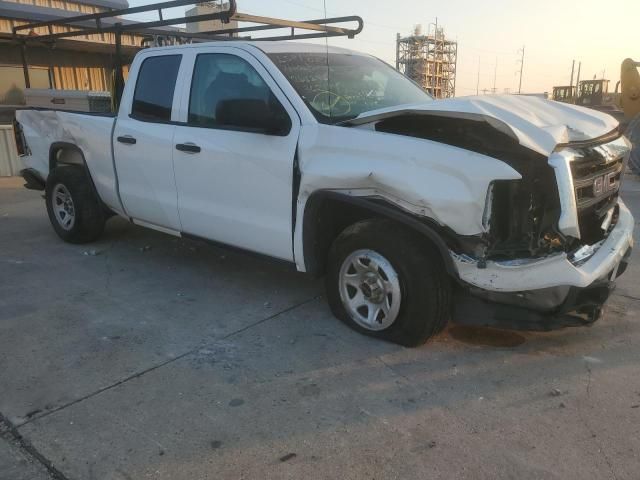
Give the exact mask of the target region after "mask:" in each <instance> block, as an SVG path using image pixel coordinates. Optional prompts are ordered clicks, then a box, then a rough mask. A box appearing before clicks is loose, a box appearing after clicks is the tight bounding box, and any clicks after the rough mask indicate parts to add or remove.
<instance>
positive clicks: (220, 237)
mask: <svg viewBox="0 0 640 480" xmlns="http://www.w3.org/2000/svg"><path fill="white" fill-rule="evenodd" d="M190 53H191V52H190ZM185 61H187V60H186V57H185ZM190 61H191V62H192V64H193V75H192V79H191V80H190V81H189V82H185V85H184V90H183V93H182V99H183V100H182V108H181V110H182V112H183V115H184V118H183V119H181V120H182V121H183V122H185V124H184V125H182V122H181V124H180V125H177V126H176V131H175V134H174V144H175V148H176V150H175V151H174V170H175V178H176V186H177V190H178V210H179V213H180V219H181V222H182V229H183V231H184V232H185V233H189V234H193V235H196V236H199V237H203V238H206V239H210V240H215V241H218V242H222V243H226V244H230V245H233V246H236V247H240V248H244V249H247V250H251V251H254V252H258V253H263V254H266V255H270V256H273V257H277V258H281V259H286V260H293V251H292V201H293V200H292V184H293V161H294V156H295V151H296V145H297V141H298V133H299V129H300V126H299V125H300V122H299V119H298V116H297V114H296V113H295V110H294V109H293V107H292V106H291V105H290V103H289V102H288V101H287V99H286V97H285V96H284V95H283V94H282V92H281V91H280V89H279V88H278V87H277V85H276V84H275V82H274V81H273V79H272V78H271V77H270V76H269V74H268V73H267V72H266V70H265V69H264V67H262V65H261V64H260V63H259V62H258V61H256V59H255V58H254V57H253V56H252V55H250V54H248V53H247V52H245V51H243V50H240V49H238V48H233V47H204V48H202V49H198V50H195V51H192V57H191V58H190ZM257 107H259V108H257ZM274 111H277V112H278V114H281V118H286V121H287V122H288V128H287V129H285V130H284V131H282V130H281V131H278V132H267V131H265V130H262V131H256V130H255V129H252V128H248V127H247V121H246V120H247V119H246V118H245V119H244V120H242V117H243V115H245V114H247V116H253V118H254V119H255V118H256V117H257V116H259V115H258V113H255V112H259V113H260V114H261V115H262V114H264V115H266V116H268V115H269V114H270V113H273V112H274ZM250 112H251V113H250ZM234 118H235V119H237V120H234ZM250 122H251V119H249V123H250Z"/></svg>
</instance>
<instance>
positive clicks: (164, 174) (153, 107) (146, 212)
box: [113, 54, 182, 231]
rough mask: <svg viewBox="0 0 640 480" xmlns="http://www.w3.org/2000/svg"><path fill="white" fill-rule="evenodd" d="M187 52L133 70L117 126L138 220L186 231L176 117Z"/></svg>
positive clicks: (130, 211) (122, 180)
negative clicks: (180, 204)
mask: <svg viewBox="0 0 640 480" xmlns="http://www.w3.org/2000/svg"><path fill="white" fill-rule="evenodd" d="M181 62H182V55H181V54H166V55H155V56H147V57H146V58H144V59H143V60H142V61H141V63H140V64H139V70H138V71H137V75H136V70H135V68H134V69H133V70H132V76H131V77H130V78H135V79H136V82H135V85H129V84H127V89H126V90H125V93H124V95H123V99H122V105H123V106H124V105H128V106H129V108H121V109H120V112H119V113H118V118H117V121H116V125H115V129H114V132H113V153H114V158H115V163H116V169H117V173H118V183H119V192H120V197H121V199H122V203H123V205H124V208H125V210H126V213H127V215H129V216H130V217H132V218H133V219H134V220H137V221H138V222H137V223H143V224H145V223H146V224H150V225H148V226H153V227H161V228H164V229H170V230H174V231H180V220H179V216H178V200H177V193H176V184H175V178H174V173H173V163H172V162H173V158H172V156H173V135H174V133H175V126H174V125H173V124H172V123H171V121H172V117H173V116H174V115H176V113H175V112H176V111H177V108H174V104H175V105H177V104H178V103H179V99H178V98H177V96H176V95H175V90H176V84H177V79H178V74H179V71H180V64H181Z"/></svg>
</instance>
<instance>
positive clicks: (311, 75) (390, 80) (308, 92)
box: [269, 52, 433, 123]
mask: <svg viewBox="0 0 640 480" xmlns="http://www.w3.org/2000/svg"><path fill="white" fill-rule="evenodd" d="M269 58H271V60H272V61H273V62H274V63H275V64H276V66H277V67H278V68H279V69H280V71H282V73H283V74H284V76H285V77H287V79H288V80H289V82H291V84H292V85H293V88H295V89H296V91H297V92H298V94H299V95H300V96H301V97H302V99H303V100H304V101H305V102H306V103H307V105H308V106H309V107H310V108H311V111H312V112H313V113H314V115H315V116H316V118H317V119H318V121H319V122H322V123H337V122H341V121H344V120H349V119H352V118H355V117H357V116H358V115H360V114H361V113H363V112H369V111H371V110H376V109H379V108H385V107H394V106H398V105H405V104H408V103H424V102H429V101H431V100H433V98H432V97H431V96H430V95H429V94H427V93H426V92H425V91H423V90H422V89H421V88H420V87H418V86H417V85H416V84H415V83H413V82H412V81H411V80H409V79H408V78H406V77H404V76H403V75H402V74H400V73H398V72H397V71H396V70H394V69H393V68H392V67H390V66H389V65H387V64H386V63H384V62H383V61H381V60H378V59H377V58H374V57H369V56H365V55H353V54H348V53H330V54H329V55H328V58H327V54H326V53H308V52H295V53H273V54H270V55H269ZM327 64H328V67H327Z"/></svg>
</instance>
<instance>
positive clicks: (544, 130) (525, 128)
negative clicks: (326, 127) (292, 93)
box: [347, 95, 618, 156]
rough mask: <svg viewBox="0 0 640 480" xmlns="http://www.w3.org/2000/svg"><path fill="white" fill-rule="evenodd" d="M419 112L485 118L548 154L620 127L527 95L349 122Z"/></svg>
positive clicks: (439, 103)
mask: <svg viewBox="0 0 640 480" xmlns="http://www.w3.org/2000/svg"><path fill="white" fill-rule="evenodd" d="M420 112H424V113H427V112H429V114H433V115H441V116H447V117H461V118H475V119H484V120H485V121H487V122H489V123H491V124H492V125H493V126H495V127H496V128H498V129H500V130H502V131H504V132H505V133H508V134H509V135H511V136H513V137H514V138H516V139H517V140H518V142H519V143H520V144H521V145H522V146H524V147H527V148H530V149H531V150H534V151H536V152H538V153H541V154H543V155H547V156H548V155H550V154H551V152H553V150H554V149H555V148H556V146H557V145H558V144H564V143H569V142H576V141H584V140H592V139H595V138H598V137H601V136H603V135H606V134H608V133H610V132H611V131H613V130H615V129H616V128H617V127H618V122H617V121H616V120H615V119H614V118H613V117H611V116H610V115H607V114H606V113H602V112H598V111H596V110H591V109H587V108H583V107H576V106H574V105H568V104H566V103H560V102H555V101H552V100H544V99H542V98H537V97H530V96H526V95H485V96H478V97H460V98H450V99H446V100H434V101H433V102H428V103H423V104H416V105H401V106H398V107H393V108H386V109H380V110H374V111H372V112H366V113H364V114H361V115H360V116H358V117H357V118H355V119H354V120H352V121H350V122H347V123H351V124H356V125H357V124H363V123H369V122H370V121H374V120H376V119H378V118H389V117H392V116H395V115H398V114H407V113H420ZM479 117H482V118H479Z"/></svg>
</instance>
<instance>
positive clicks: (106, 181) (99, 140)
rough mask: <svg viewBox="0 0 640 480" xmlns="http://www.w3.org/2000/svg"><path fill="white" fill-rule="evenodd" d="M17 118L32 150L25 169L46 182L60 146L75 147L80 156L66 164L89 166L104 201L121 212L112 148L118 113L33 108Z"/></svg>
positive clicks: (20, 112)
mask: <svg viewBox="0 0 640 480" xmlns="http://www.w3.org/2000/svg"><path fill="white" fill-rule="evenodd" d="M16 119H17V121H18V122H19V123H20V125H21V126H22V130H23V133H24V136H25V139H26V141H27V144H28V145H29V148H30V150H31V155H30V156H25V157H22V158H23V162H24V164H25V165H24V167H25V168H29V169H33V170H35V171H36V172H37V174H38V175H39V176H40V177H41V178H42V179H43V180H46V178H47V176H48V175H49V165H50V162H51V161H52V155H55V151H56V147H57V146H63V145H65V144H66V145H73V146H75V147H77V148H76V153H75V154H73V156H72V158H66V159H65V161H69V162H70V163H78V164H83V163H84V164H86V166H87V168H88V169H89V171H90V172H91V177H92V179H93V182H94V184H95V186H96V189H97V190H98V194H99V195H100V198H101V199H102V201H103V202H105V204H107V205H108V206H109V207H111V208H113V209H115V210H119V209H120V208H119V201H118V199H117V193H116V192H117V188H116V173H115V168H114V164H113V154H112V145H111V132H112V130H113V126H114V123H115V114H112V113H87V112H72V111H64V110H44V109H38V108H29V109H21V110H18V111H16Z"/></svg>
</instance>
